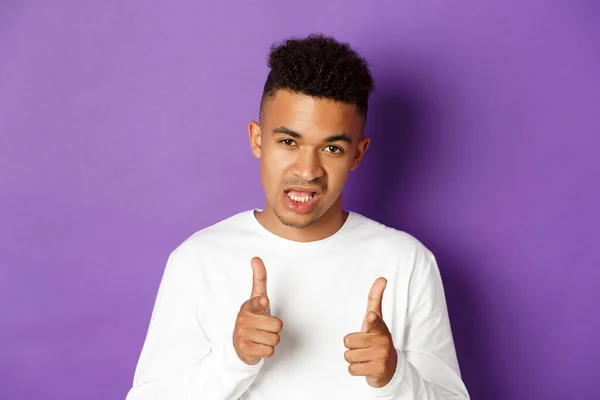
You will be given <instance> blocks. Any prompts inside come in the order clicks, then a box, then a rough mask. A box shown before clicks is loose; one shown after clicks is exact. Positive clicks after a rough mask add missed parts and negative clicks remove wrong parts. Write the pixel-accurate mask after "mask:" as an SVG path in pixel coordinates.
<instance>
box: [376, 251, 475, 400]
mask: <svg viewBox="0 0 600 400" xmlns="http://www.w3.org/2000/svg"><path fill="white" fill-rule="evenodd" d="M427 259H428V263H427V266H426V267H425V268H423V269H421V270H422V271H419V272H417V273H416V275H415V276H414V277H413V279H412V282H411V285H410V287H409V305H408V317H407V318H408V319H407V324H406V330H405V333H404V346H403V349H396V352H397V354H398V363H397V366H396V372H395V374H394V377H393V378H392V380H391V381H390V382H389V383H388V384H387V385H386V386H384V387H383V388H377V389H376V388H372V392H373V395H374V398H377V399H388V400H449V399H452V400H468V399H469V394H468V392H467V389H466V387H465V385H464V383H463V382H462V379H461V376H460V369H459V366H458V360H457V357H456V351H455V348H454V341H453V338H452V331H451V328H450V321H449V318H448V311H447V306H446V299H445V294H444V289H443V285H442V279H441V276H440V272H439V269H438V266H437V263H436V260H435V258H434V257H433V255H432V254H429V255H428V256H427Z"/></svg>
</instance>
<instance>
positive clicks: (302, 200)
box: [288, 193, 313, 203]
mask: <svg viewBox="0 0 600 400" xmlns="http://www.w3.org/2000/svg"><path fill="white" fill-rule="evenodd" d="M288 196H290V199H292V200H294V201H297V202H298V203H306V202H307V201H309V200H310V199H312V197H313V195H312V194H309V195H308V196H304V197H299V196H295V195H293V194H291V193H288Z"/></svg>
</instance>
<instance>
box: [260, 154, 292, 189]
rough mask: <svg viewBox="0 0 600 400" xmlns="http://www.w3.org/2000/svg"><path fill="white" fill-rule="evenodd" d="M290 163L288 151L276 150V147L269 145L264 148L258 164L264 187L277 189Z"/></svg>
mask: <svg viewBox="0 0 600 400" xmlns="http://www.w3.org/2000/svg"><path fill="white" fill-rule="evenodd" d="M292 163H293V159H291V157H290V154H289V152H285V151H277V148H270V147H267V148H266V149H264V150H263V154H262V157H261V159H260V165H261V177H262V180H263V183H264V185H265V189H266V190H269V191H277V190H279V185H280V184H281V182H282V181H283V179H284V178H285V176H286V171H287V170H288V169H289V167H290V165H291V164H292Z"/></svg>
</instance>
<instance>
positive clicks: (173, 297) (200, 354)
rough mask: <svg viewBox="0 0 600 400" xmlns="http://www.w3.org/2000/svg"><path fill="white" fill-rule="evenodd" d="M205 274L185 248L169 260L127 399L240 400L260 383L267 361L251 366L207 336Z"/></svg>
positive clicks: (232, 350)
mask: <svg viewBox="0 0 600 400" xmlns="http://www.w3.org/2000/svg"><path fill="white" fill-rule="evenodd" d="M201 272H202V271H201V265H200V262H199V260H198V259H197V257H196V256H195V255H194V253H193V251H191V249H189V248H187V247H185V244H184V245H182V246H180V247H179V248H177V249H176V250H175V251H173V253H171V255H170V256H169V259H168V261H167V265H166V268H165V272H164V275H163V279H162V282H161V284H160V288H159V290H158V295H157V298H156V303H155V305H154V310H153V312H152V317H151V320H150V326H149V328H148V333H147V336H146V340H145V342H144V346H143V349H142V352H141V355H140V359H139V361H138V365H137V368H136V371H135V377H134V382H133V387H132V389H131V390H130V391H129V394H128V395H127V400H150V399H152V400H172V399H178V400H187V399H189V400H191V399H194V400H202V399H211V400H213V399H215V400H217V399H219V400H221V399H222V400H225V399H237V398H239V397H240V396H241V395H242V394H243V393H244V392H245V391H246V390H247V389H248V387H249V386H250V385H251V384H252V382H253V381H254V379H255V378H256V375H257V374H258V371H259V370H260V368H261V367H262V365H263V364H264V361H263V360H261V361H260V362H259V363H258V364H256V365H247V364H245V363H244V362H242V361H241V360H240V359H239V357H238V356H237V354H236V353H235V350H234V348H233V344H232V343H231V341H224V342H225V343H226V344H230V345H225V346H220V347H216V348H215V347H214V346H212V345H211V343H210V341H209V340H208V339H207V337H206V335H205V334H204V331H203V326H202V323H203V321H202V315H203V304H202V298H201V296H200V293H201V287H202V286H201V285H202V282H203V281H204V280H203V279H202V275H201Z"/></svg>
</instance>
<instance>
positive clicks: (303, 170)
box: [292, 149, 325, 182]
mask: <svg viewBox="0 0 600 400" xmlns="http://www.w3.org/2000/svg"><path fill="white" fill-rule="evenodd" d="M316 153H317V152H315V151H314V150H311V149H304V150H301V151H298V152H297V154H298V155H297V158H296V161H295V162H294V164H293V166H292V173H293V174H294V175H296V176H297V177H299V178H302V179H303V180H305V181H309V182H310V181H312V180H315V179H318V178H320V177H322V176H323V175H324V174H325V170H324V169H323V166H322V165H321V159H320V158H319V155H318V154H316Z"/></svg>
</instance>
